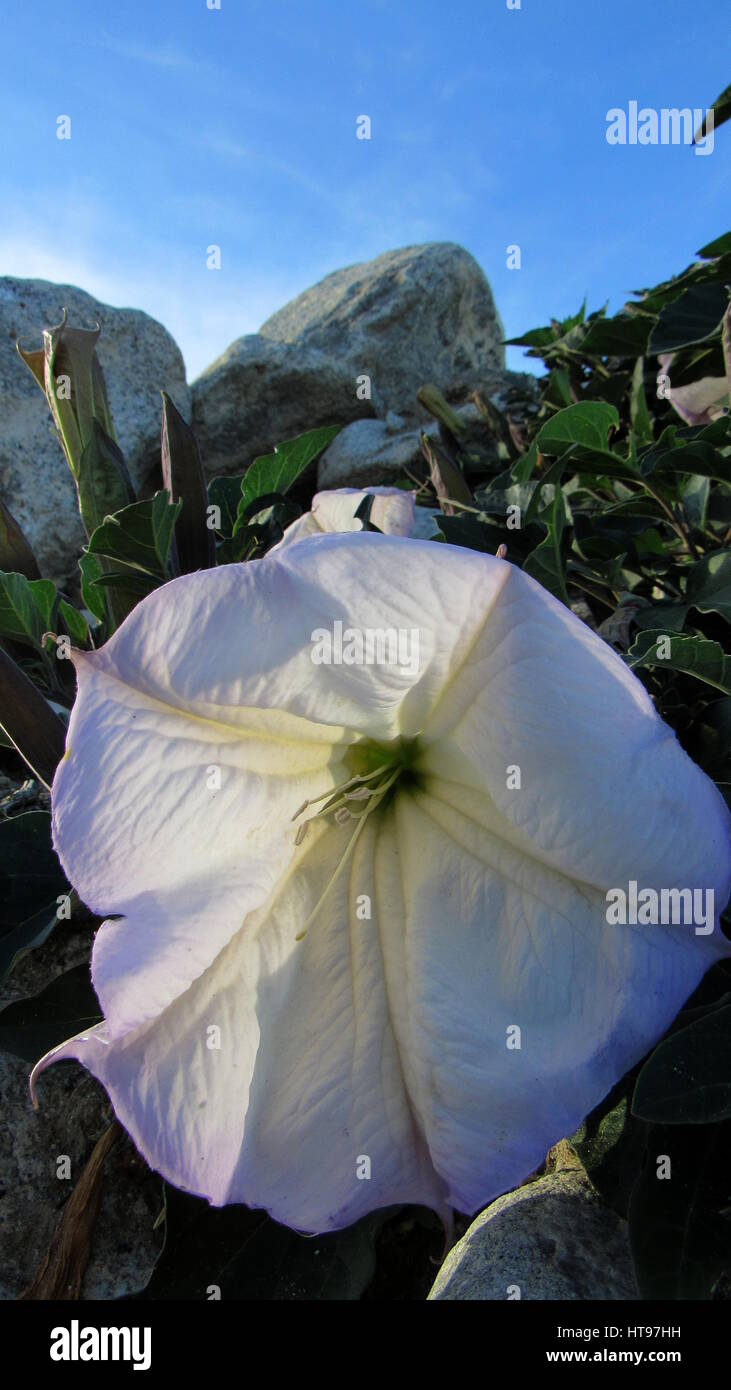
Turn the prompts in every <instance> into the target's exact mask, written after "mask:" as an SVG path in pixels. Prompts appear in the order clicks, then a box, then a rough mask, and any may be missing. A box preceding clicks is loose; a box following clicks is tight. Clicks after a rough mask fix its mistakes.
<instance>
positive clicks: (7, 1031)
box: [0, 965, 102, 1064]
mask: <svg viewBox="0 0 731 1390" xmlns="http://www.w3.org/2000/svg"><path fill="white" fill-rule="evenodd" d="M101 1018H102V1015H101V1013H100V1012H99V1003H98V1001H97V997H96V995H95V993H94V990H93V988H92V984H91V976H90V974H89V967H88V965H77V966H74V968H73V970H67V971H66V973H65V974H64V975H58V976H57V977H56V979H55V980H52V981H51V983H50V984H49V985H46V987H45V989H42V990H40V992H39V993H38V994H32V995H30V996H29V998H27V999H18V1000H16V1002H15V1003H14V1004H8V1006H7V1008H5V1009H2V1010H0V1051H2V1052H10V1053H12V1054H13V1056H14V1057H22V1059H23V1061H24V1062H30V1063H31V1064H33V1063H35V1062H37V1061H38V1060H39V1058H40V1057H42V1056H43V1055H44V1053H46V1052H50V1050H51V1048H52V1047H57V1046H58V1045H59V1043H62V1042H65V1041H66V1039H67V1038H71V1037H73V1036H74V1034H75V1033H81V1032H83V1031H84V1029H85V1028H93V1026H94V1024H95V1023H100V1022H101Z"/></svg>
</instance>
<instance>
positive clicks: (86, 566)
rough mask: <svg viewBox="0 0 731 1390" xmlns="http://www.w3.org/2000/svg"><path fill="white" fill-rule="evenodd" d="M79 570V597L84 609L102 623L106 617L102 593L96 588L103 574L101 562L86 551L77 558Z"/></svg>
mask: <svg viewBox="0 0 731 1390" xmlns="http://www.w3.org/2000/svg"><path fill="white" fill-rule="evenodd" d="M79 569H80V570H81V597H82V599H83V600H84V607H85V608H88V610H89V612H90V613H93V615H94V617H95V618H98V619H99V622H103V621H104V618H105V617H106V605H105V600H104V593H103V591H102V590H101V589H98V588H97V582H98V580H99V578H100V576H101V575H102V574H103V573H104V571H103V569H102V564H101V561H100V560H98V559H97V557H96V555H90V554H89V552H88V551H87V550H84V551H82V554H81V555H80V557H79Z"/></svg>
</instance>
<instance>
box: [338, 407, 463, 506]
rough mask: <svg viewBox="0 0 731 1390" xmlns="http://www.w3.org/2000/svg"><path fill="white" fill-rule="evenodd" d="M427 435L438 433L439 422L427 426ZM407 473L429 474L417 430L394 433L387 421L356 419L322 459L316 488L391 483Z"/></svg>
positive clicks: (343, 431)
mask: <svg viewBox="0 0 731 1390" xmlns="http://www.w3.org/2000/svg"><path fill="white" fill-rule="evenodd" d="M424 432H425V433H426V434H428V435H431V436H434V435H436V434H438V433H439V426H438V424H437V423H436V421H435V420H434V421H432V422H431V423H430V424H428V425H426V426H425V431H424ZM406 470H408V472H409V473H411V474H414V475H416V476H417V477H424V476H425V475H426V474H427V473H428V471H429V470H428V468H426V464H425V461H424V457H423V455H422V453H421V450H420V448H419V431H418V430H397V431H394V430H392V429H390V428H389V426H388V424H387V423H386V421H385V420H355V421H354V422H353V424H352V425H346V426H345V429H344V430H341V431H340V434H338V435H336V437H335V439H334V440H333V442H332V444H330V445H328V448H327V449H326V450H325V452H324V454H323V455H322V456H321V458H320V461H319V464H318V466H317V486H318V488H319V489H320V490H321V491H322V489H324V488H336V487H360V486H361V484H368V485H373V484H375V483H384V482H390V481H392V480H393V479H395V478H399V477H403V475H404V473H405V472H406Z"/></svg>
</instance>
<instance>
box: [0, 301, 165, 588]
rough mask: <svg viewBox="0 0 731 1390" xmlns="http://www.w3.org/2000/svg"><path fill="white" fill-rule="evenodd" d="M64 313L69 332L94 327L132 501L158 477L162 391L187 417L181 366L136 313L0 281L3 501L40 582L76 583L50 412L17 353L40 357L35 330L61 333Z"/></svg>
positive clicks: (61, 463)
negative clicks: (18, 348) (26, 351)
mask: <svg viewBox="0 0 731 1390" xmlns="http://www.w3.org/2000/svg"><path fill="white" fill-rule="evenodd" d="M64 308H65V309H66V310H67V319H68V322H69V323H70V324H71V325H72V326H74V327H78V328H92V327H93V326H94V325H95V324H97V323H99V324H101V328H102V335H101V338H100V340H99V345H98V348H97V352H98V355H99V361H100V362H101V365H102V369H103V371H104V376H105V379H106V384H107V394H108V396H109V402H110V405H111V410H112V415H113V418H114V426H115V432H116V435H117V439H118V441H119V445H120V448H121V449H122V452H123V454H124V455H125V458H126V460H127V465H128V467H129V470H130V474H131V476H132V481H133V483H134V485H135V487H136V489H137V490H138V491H139V490H140V489H141V488H143V487H144V485H145V484H146V483H147V481H148V479H149V478H150V477H151V476H152V477H154V476H155V474H156V472H157V471H158V470H159V467H160V416H161V402H160V391H161V390H165V391H167V392H168V394H169V395H170V396H171V397H172V399H173V400H174V401H175V404H176V405H177V407H178V409H179V410H180V411H181V413H182V414H183V415H185V416H186V417H187V418H189V416H190V391H189V388H188V386H187V384H186V380H185V364H184V362H183V358H182V355H181V353H180V349H179V348H178V347H177V345H176V343H175V342H174V340H173V338H171V336H170V334H169V333H168V331H167V329H165V328H163V326H162V324H160V323H157V322H156V320H155V319H152V318H150V317H149V315H148V314H143V313H142V312H141V311H140V310H139V309H114V308H112V307H111V306H110V305H109V304H100V303H99V301H98V300H97V299H93V298H92V296H91V295H89V294H85V293H84V291H83V290H79V289H76V288H75V287H74V286H73V285H55V284H51V283H49V282H48V281H47V280H16V279H12V278H10V277H6V278H4V279H0V397H1V399H2V433H1V434H0V495H2V498H3V501H4V502H5V503H6V505H7V506H8V507H9V508H10V510H11V512H12V513H13V515H14V516H15V518H16V520H17V521H18V522H19V523H20V525H21V527H22V529H23V531H24V532H25V534H26V536H27V538H28V541H29V542H30V544H31V546H32V548H33V550H34V552H35V555H36V559H37V560H38V563H39V565H40V568H41V573H42V574H43V575H45V576H47V577H48V578H50V579H55V580H63V579H64V578H65V577H66V576H68V575H75V574H76V565H77V559H78V556H79V553H80V550H81V547H82V545H83V543H84V540H85V536H84V531H83V528H82V525H81V521H80V519H79V514H78V506H77V501H76V490H75V487H74V484H73V481H72V478H71V474H70V472H69V469H68V465H67V463H66V460H65V458H64V455H63V453H62V451H61V447H60V445H59V443H58V440H57V438H56V434H55V430H54V428H53V425H52V422H51V414H50V411H49V409H48V406H47V404H46V401H45V399H44V397H43V394H42V392H41V391H40V390H39V388H38V385H37V384H36V382H35V381H34V379H33V377H32V375H31V373H30V372H29V370H28V368H27V367H26V365H25V363H24V362H23V361H22V359H21V358H20V356H19V355H18V353H17V351H16V347H15V343H16V339H18V340H19V341H20V343H21V346H22V347H24V348H39V347H41V346H42V338H41V334H42V330H43V329H44V328H48V327H51V326H53V325H54V324H57V323H59V322H60V321H61V315H62V310H63V309H64Z"/></svg>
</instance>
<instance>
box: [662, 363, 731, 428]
mask: <svg viewBox="0 0 731 1390" xmlns="http://www.w3.org/2000/svg"><path fill="white" fill-rule="evenodd" d="M674 361H675V354H674V353H672V352H668V353H663V354H662V356H660V357H658V362H659V363H660V372H659V375H658V378H657V380H658V383H659V384H660V383H663V384H664V383H666V382H668V381H669V380H670V377H669V376H668V375H667V374H668V373H669V372H672V365H673V362H674ZM665 397H666V398H667V400H669V401H670V404H671V406H672V407H673V409H674V410H676V411H677V413H678V415H679V416H680V418H681V419H682V420H684V421H685V423H686V425H710V424H711V423H712V422H713V421H714V420H718V419H720V417H721V416H722V415H727V414H728V410H729V383H728V381H727V380H726V378H725V377H720V376H704V377H701V379H700V380H699V381H692V382H690V384H689V385H688V386H667V385H666V386H665Z"/></svg>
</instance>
